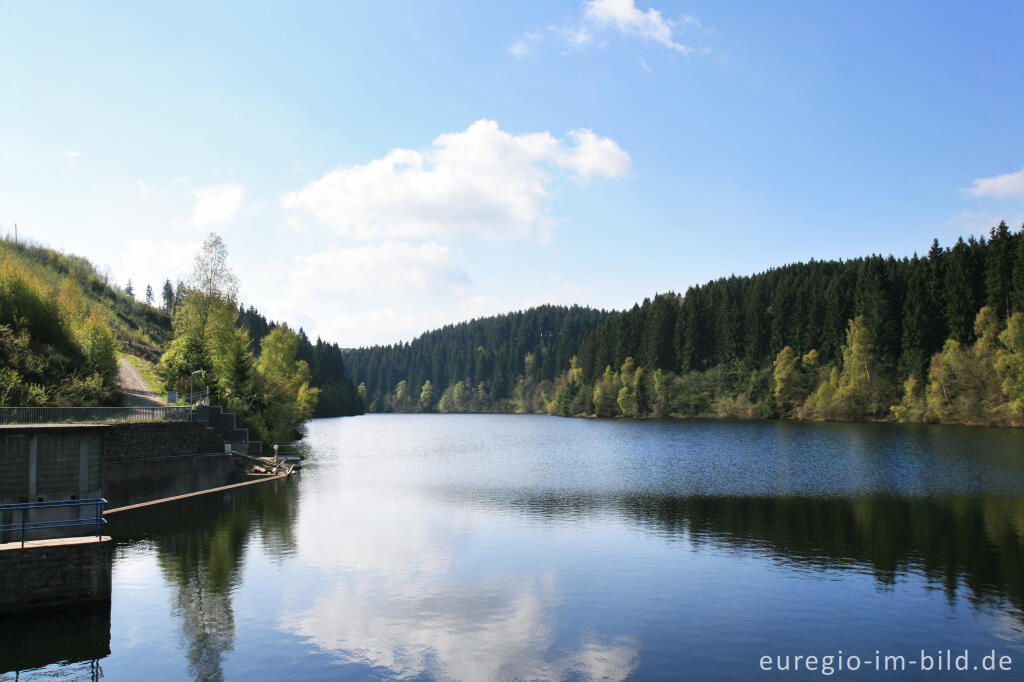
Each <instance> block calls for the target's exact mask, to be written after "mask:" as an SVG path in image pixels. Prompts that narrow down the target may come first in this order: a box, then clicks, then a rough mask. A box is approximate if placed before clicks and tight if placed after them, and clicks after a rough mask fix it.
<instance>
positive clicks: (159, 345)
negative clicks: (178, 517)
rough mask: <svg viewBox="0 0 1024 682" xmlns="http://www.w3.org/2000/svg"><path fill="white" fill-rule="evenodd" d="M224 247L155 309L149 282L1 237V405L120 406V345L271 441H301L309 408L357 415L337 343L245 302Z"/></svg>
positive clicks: (166, 289) (200, 261) (166, 291)
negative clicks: (117, 276)
mask: <svg viewBox="0 0 1024 682" xmlns="http://www.w3.org/2000/svg"><path fill="white" fill-rule="evenodd" d="M226 253H227V252H226V247H225V246H224V244H223V241H222V240H220V238H219V237H217V236H216V235H211V236H210V238H208V239H207V242H206V244H204V249H203V251H202V252H201V253H200V254H198V255H197V259H196V268H195V271H194V272H193V273H192V276H191V277H190V278H189V279H188V280H187V282H180V281H179V282H178V285H177V287H174V286H172V285H171V283H170V281H169V280H168V281H167V282H165V283H164V286H163V290H162V292H161V293H162V296H161V298H162V304H163V305H162V306H157V305H154V298H155V297H154V296H153V294H152V289H151V288H148V287H147V289H148V290H147V297H146V298H147V299H148V300H147V302H141V301H138V300H136V299H135V297H134V296H133V295H132V294H131V293H130V291H125V290H122V289H119V288H116V287H113V286H111V285H110V283H109V282H108V280H107V278H106V277H104V276H103V275H101V274H100V273H98V272H97V270H96V268H94V267H93V265H92V264H91V263H90V262H89V261H88V260H86V259H85V258H82V257H80V256H74V255H68V254H63V253H60V252H58V251H55V250H52V249H48V248H45V247H42V246H39V245H34V244H26V243H23V242H15V241H13V240H10V239H2V240H0V406H77V405H116V404H119V403H120V400H121V395H120V392H119V390H118V387H117V384H116V377H117V355H118V353H119V352H120V353H124V354H127V355H129V356H134V357H138V358H141V359H143V360H145V362H144V363H136V364H137V365H139V364H141V365H143V366H145V367H149V366H152V365H154V364H155V365H156V367H155V369H156V372H157V374H158V375H159V381H160V382H162V384H163V385H165V386H166V388H169V389H174V390H177V391H179V393H185V392H188V390H189V389H190V387H192V386H194V387H195V388H196V389H197V390H199V389H209V390H210V392H211V396H212V399H213V400H214V401H215V402H219V403H221V404H223V405H224V406H225V407H226V408H227V409H229V410H234V411H236V412H237V414H238V419H239V422H240V423H241V424H242V425H244V426H245V427H247V428H249V429H250V432H251V437H253V438H258V439H261V440H264V441H268V442H269V441H285V440H290V439H292V438H294V437H296V436H297V435H298V428H299V425H300V424H301V423H302V422H303V421H305V420H306V419H308V418H309V417H310V416H313V415H314V414H316V415H317V416H338V415H349V414H361V413H362V411H363V407H362V402H361V400H360V397H359V394H358V392H357V390H356V388H355V385H354V384H353V383H352V382H351V381H349V380H348V378H347V377H346V374H345V368H344V365H343V364H342V362H341V349H340V348H339V347H338V346H337V345H336V344H328V343H325V342H323V341H320V340H319V339H318V340H317V343H316V344H315V345H314V344H311V343H310V342H309V340H308V339H307V338H306V336H305V334H304V333H303V332H302V331H301V330H299V331H298V332H295V331H292V330H291V329H290V328H289V327H288V326H287V325H286V324H278V323H275V322H268V321H267V320H266V319H265V318H264V317H262V316H261V315H260V314H259V313H258V312H257V311H256V310H255V309H254V308H252V307H250V308H249V309H248V310H245V309H243V308H242V307H241V306H239V304H238V303H237V300H236V293H235V280H234V275H233V274H231V272H230V270H228V269H227V266H226ZM128 288H129V289H130V283H129V287H128ZM193 372H200V373H199V374H196V375H193ZM190 378H192V381H191V382H190V381H189V379H190ZM321 400H322V404H321Z"/></svg>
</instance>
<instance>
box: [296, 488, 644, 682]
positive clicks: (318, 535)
mask: <svg viewBox="0 0 1024 682" xmlns="http://www.w3.org/2000/svg"><path fill="white" fill-rule="evenodd" d="M317 507H318V510H319V512H320V513H319V514H317V515H316V516H313V517H310V518H307V519H305V520H304V523H303V524H302V526H301V527H300V529H299V533H300V546H301V551H300V554H299V556H298V559H299V560H300V561H301V562H302V563H303V565H305V566H311V567H316V568H317V569H318V571H317V574H316V576H317V577H316V578H314V579H313V580H315V581H317V582H319V581H322V582H323V586H322V587H321V588H319V589H318V590H317V594H316V596H315V597H314V599H313V600H312V604H311V605H310V606H309V607H308V608H306V609H304V610H301V611H300V612H298V613H288V614H282V617H281V622H280V626H281V629H282V630H284V631H285V632H288V633H290V634H293V635H295V636H297V637H299V638H301V639H302V640H304V641H306V642H308V643H311V644H313V645H314V646H315V647H316V648H317V649H318V650H320V651H322V652H325V653H328V654H329V655H330V656H331V657H332V659H333V660H335V661H336V662H339V663H347V664H357V665H359V666H368V667H370V668H373V669H375V670H376V672H377V673H378V674H380V675H383V676H385V677H389V678H396V679H408V678H415V677H420V676H424V675H426V676H429V677H436V678H441V679H454V680H485V679H565V678H568V677H574V678H577V679H582V680H621V679H625V678H626V677H628V676H629V675H630V673H631V672H633V670H634V669H635V668H636V666H637V663H638V660H639V657H638V646H637V643H636V642H635V641H633V640H631V639H628V638H610V637H607V636H601V635H598V634H596V633H587V634H586V635H585V636H583V637H582V638H581V639H580V641H576V642H565V643H562V644H563V645H562V646H557V645H556V642H555V639H556V637H555V631H554V630H555V628H554V627H553V624H552V623H553V621H554V620H555V617H556V611H557V607H558V606H560V605H561V604H562V603H563V601H564V598H563V595H562V593H561V591H560V589H559V585H558V579H557V576H555V575H554V574H553V573H551V572H547V573H541V574H539V575H537V574H531V573H526V574H525V575H524V574H523V573H522V572H520V571H515V570H508V571H505V570H501V568H499V567H495V568H494V569H493V570H489V571H486V572H485V573H483V574H481V573H479V572H477V571H475V570H474V569H473V568H472V567H470V566H467V565H466V564H467V563H472V562H473V561H474V557H476V556H477V554H476V551H475V549H474V548H473V547H472V546H471V543H472V542H473V535H474V530H475V528H476V526H477V525H478V522H479V519H476V518H474V517H473V514H472V513H469V514H467V513H461V512H459V511H458V510H453V509H450V508H445V507H438V506H437V505H434V504H431V503H430V501H429V500H427V499H424V498H422V497H419V496H416V495H402V496H394V497H391V498H387V499H386V500H382V498H381V496H380V495H379V492H378V491H374V490H359V491H345V492H344V493H342V494H339V495H337V496H334V497H331V498H325V499H320V500H318V501H317ZM481 558H482V557H481Z"/></svg>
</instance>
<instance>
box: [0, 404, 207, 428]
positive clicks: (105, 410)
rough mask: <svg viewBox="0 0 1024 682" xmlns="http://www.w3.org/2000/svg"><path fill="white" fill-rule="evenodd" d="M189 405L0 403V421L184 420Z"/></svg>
mask: <svg viewBox="0 0 1024 682" xmlns="http://www.w3.org/2000/svg"><path fill="white" fill-rule="evenodd" d="M191 420H192V408H191V407H187V406H186V407H0V424H78V423H103V424H116V423H122V422H166V421H171V422H187V421H191Z"/></svg>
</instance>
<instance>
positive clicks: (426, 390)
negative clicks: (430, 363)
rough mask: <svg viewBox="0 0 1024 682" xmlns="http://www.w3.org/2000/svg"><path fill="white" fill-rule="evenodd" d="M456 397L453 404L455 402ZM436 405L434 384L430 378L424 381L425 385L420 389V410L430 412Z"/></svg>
mask: <svg viewBox="0 0 1024 682" xmlns="http://www.w3.org/2000/svg"><path fill="white" fill-rule="evenodd" d="M454 402H455V401H454V399H453V400H452V404H454ZM433 407H434V386H433V385H432V384H431V383H430V379H427V380H426V381H424V382H423V387H422V388H421V389H420V400H419V410H420V412H430V411H431V410H432V409H433Z"/></svg>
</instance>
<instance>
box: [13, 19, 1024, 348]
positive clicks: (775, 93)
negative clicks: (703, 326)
mask: <svg viewBox="0 0 1024 682" xmlns="http://www.w3.org/2000/svg"><path fill="white" fill-rule="evenodd" d="M652 3H653V4H651V3H649V2H644V1H641V2H639V4H634V2H632V1H631V0H597V1H595V2H581V1H578V0H574V1H570V2H523V3H465V2H461V3H456V2H452V3H435V2H426V1H424V2H394V3H392V2H374V3H362V4H355V3H322V4H318V3H287V4H285V3H266V4H259V3H255V2H245V3H238V4H228V3H223V4H221V3H218V4H216V6H213V7H211V6H210V3H194V4H190V3H175V4H174V5H173V6H162V7H161V6H155V7H149V6H142V5H144V3H118V4H115V3H84V2H83V3H74V4H72V3H67V4H63V5H53V4H49V3H7V2H0V230H3V231H4V232H8V231H10V229H11V228H12V227H13V225H14V223H17V224H18V228H19V232H20V233H21V234H23V235H26V236H28V237H30V238H32V239H35V240H37V241H40V242H43V243H45V244H48V245H50V246H54V247H56V248H59V249H61V250H64V251H68V252H74V253H79V254H82V255H85V256H88V257H89V258H90V259H91V260H93V262H94V263H96V264H97V265H98V266H100V267H104V266H109V268H110V272H111V275H112V277H113V278H114V279H115V280H116V281H118V282H120V283H123V282H125V281H126V280H127V279H128V278H131V279H132V282H133V283H134V285H135V287H136V290H137V291H141V290H142V289H143V288H144V287H145V284H146V283H152V285H153V286H154V288H158V286H159V284H160V283H162V282H163V280H164V279H165V278H168V277H169V278H171V279H172V280H173V279H176V278H178V277H183V276H185V275H186V274H187V273H188V271H189V269H190V262H191V257H192V254H193V253H194V252H195V250H196V249H197V248H198V245H199V244H200V243H201V242H202V239H203V237H204V236H205V235H206V234H207V233H208V232H209V231H211V230H212V231H216V232H217V233H218V234H221V235H222V236H223V237H224V238H225V240H226V241H227V243H228V246H229V248H230V251H231V256H232V263H233V265H234V268H235V270H236V271H237V273H238V274H239V276H240V279H241V295H242V299H243V301H244V302H245V303H247V304H248V303H251V304H254V305H256V306H257V307H258V308H259V309H260V310H261V311H263V312H265V313H266V314H268V315H270V316H271V317H274V318H277V319H283V320H288V321H289V322H291V323H293V324H295V325H301V326H303V327H304V328H305V329H306V330H307V332H309V333H310V334H311V335H313V336H316V335H321V336H323V337H324V338H326V339H329V340H334V341H338V342H339V343H341V344H342V345H346V346H354V345H363V344H369V343H379V342H391V341H396V340H399V339H411V338H412V337H413V336H415V335H416V334H418V333H419V332H421V331H425V330H427V329H429V328H433V327H437V326H440V325H442V324H444V323H447V322H452V321H457V320H461V319H467V318H469V317H473V316H479V315H483V314H492V313H498V312H505V311H508V310H513V309H517V308H521V307H524V306H529V305H535V304H538V303H544V302H554V303H574V302H575V303H583V304H589V305H593V306H597V307H604V308H621V307H626V306H629V305H632V303H634V302H636V301H638V300H642V299H643V298H644V297H645V296H650V295H652V294H653V293H655V292H659V291H666V290H676V291H684V290H685V289H686V288H687V287H688V286H689V285H691V284H695V283H700V282H703V281H706V280H708V279H712V278H715V277H718V276H728V275H729V274H733V273H735V274H747V273H752V272H757V271H760V270H763V269H765V268H768V267H772V266H776V265H781V264H784V263H788V262H793V261H799V260H806V259H809V258H819V259H821V258H840V257H855V256H859V255H865V254H869V253H886V254H887V253H894V254H896V255H910V254H911V253H912V252H914V251H924V250H926V249H927V247H928V245H929V243H930V242H931V239H932V238H935V237H937V238H938V239H939V240H940V242H943V243H945V244H949V243H951V242H952V241H955V239H956V237H957V236H958V235H960V234H964V235H966V234H971V233H974V234H981V233H986V232H987V231H988V228H989V227H991V226H992V225H993V224H995V223H997V222H998V221H999V220H1000V219H1006V220H1007V221H1008V222H1010V223H1011V225H1013V226H1014V227H1019V226H1020V225H1021V223H1022V222H1024V113H1022V112H1024V54H1022V53H1021V51H1020V49H1019V34H1020V30H1021V28H1022V27H1024V4H1022V3H1019V2H1006V3H998V2H986V3H955V4H954V3H939V2H936V3H927V4H925V3H912V2H902V3H900V2H897V3H891V2H886V3H869V2H857V3H800V2H786V3H755V2H749V3H724V2H669V1H667V0H665V1H662V0H652Z"/></svg>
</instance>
